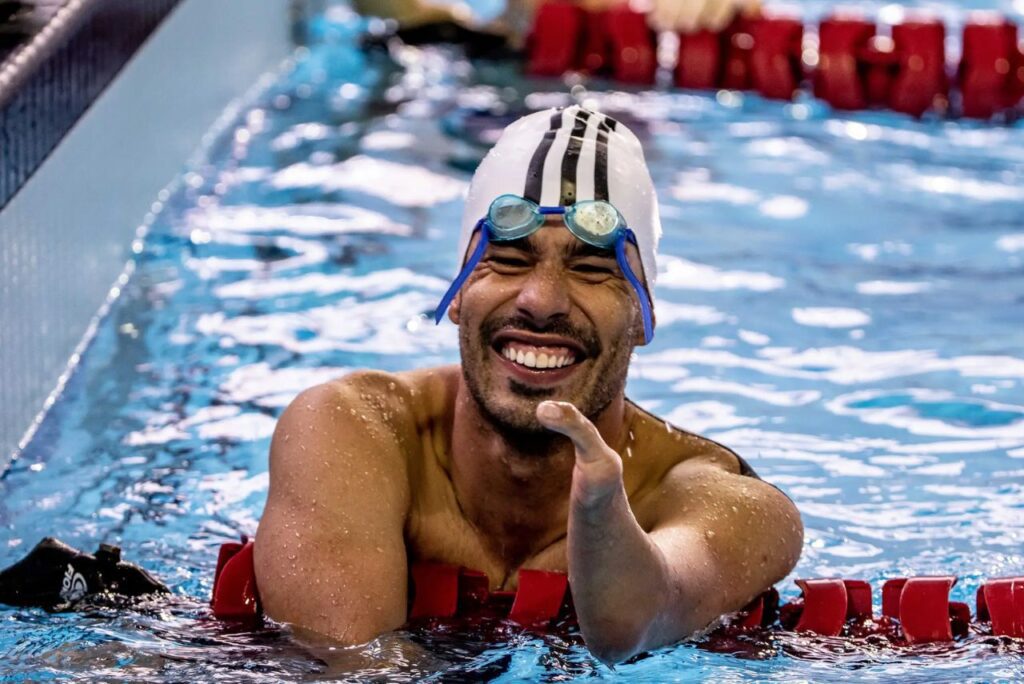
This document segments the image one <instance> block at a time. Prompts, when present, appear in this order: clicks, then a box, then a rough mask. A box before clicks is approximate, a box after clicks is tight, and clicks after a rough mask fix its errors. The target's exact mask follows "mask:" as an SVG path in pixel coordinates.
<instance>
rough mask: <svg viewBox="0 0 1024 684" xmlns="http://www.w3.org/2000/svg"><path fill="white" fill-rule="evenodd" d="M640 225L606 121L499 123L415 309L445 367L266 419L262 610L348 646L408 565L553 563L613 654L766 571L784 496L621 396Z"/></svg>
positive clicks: (648, 227) (640, 259) (403, 584)
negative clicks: (455, 337)
mask: <svg viewBox="0 0 1024 684" xmlns="http://www.w3.org/2000/svg"><path fill="white" fill-rule="evenodd" d="M660 232H661V225H660V219H659V216H658V208H657V198H656V197H655V193H654V187H653V184H652V182H651V178H650V174H649V173H648V171H647V167H646V164H645V161H644V156H643V151H642V149H641V146H640V142H639V140H638V139H637V138H636V136H635V135H633V133H632V132H630V131H629V130H627V129H626V127H625V126H623V125H621V124H619V123H618V122H616V121H614V120H613V119H611V118H609V117H606V116H604V115H601V114H598V113H594V112H590V111H587V110H585V109H582V108H580V107H569V108H566V109H560V110H550V111H546V112H539V113H535V114H531V115H529V116H526V117H524V118H522V119H520V120H519V121H517V122H515V123H513V124H512V125H511V126H509V127H508V128H507V129H506V130H505V132H504V134H503V135H502V137H501V139H500V140H499V141H498V143H497V144H496V145H495V147H494V149H492V150H491V152H490V153H489V154H488V156H487V157H486V158H485V159H484V161H483V162H482V163H481V165H480V167H479V169H478V170H477V172H476V174H475V175H474V177H473V181H472V184H471V187H470V191H469V195H468V197H467V201H466V208H465V214H464V219H463V223H462V235H461V241H460V255H461V256H462V268H461V270H460V273H459V275H458V276H457V278H456V279H455V281H454V282H453V284H452V287H451V288H450V290H449V291H448V292H447V293H446V294H445V297H444V299H443V300H442V302H441V305H440V306H439V307H438V314H437V315H438V319H439V320H440V318H441V317H442V316H444V315H445V313H447V316H448V318H450V320H451V321H452V322H453V323H455V324H456V325H458V327H459V347H460V352H461V361H462V362H461V365H456V366H447V367H441V368H429V369H423V370H415V371H408V372H404V373H396V374H389V373H383V372H375V371H363V372H358V373H353V374H350V375H348V376H346V377H343V378H341V379H339V380H336V381H334V382H331V383H327V384H325V385H321V386H319V387H315V388H313V389H310V390H307V391H306V392H303V393H302V394H301V395H299V397H298V398H297V399H296V400H295V401H294V402H293V403H292V404H291V406H290V407H289V408H288V409H287V411H285V413H284V415H283V416H282V417H281V420H280V422H279V424H278V427H277V430H276V432H275V434H274V439H273V443H272V446H271V457H270V458H271V462H270V493H269V498H268V501H267V506H266V509H265V511H264V514H263V518H262V521H261V523H260V527H259V533H258V542H257V543H256V545H255V569H256V577H257V581H258V584H259V587H260V594H261V597H262V601H263V605H264V608H265V610H266V612H267V613H268V614H269V615H270V616H271V617H273V618H275V619H277V620H280V621H284V622H289V623H292V624H294V625H295V626H297V627H299V628H300V629H303V630H308V631H311V632H315V633H319V634H322V635H325V636H327V637H329V638H331V639H335V640H338V641H342V642H346V643H360V642H364V641H367V640H369V639H371V638H373V637H375V636H377V635H379V634H381V633H383V632H386V631H388V630H392V629H395V628H397V627H399V626H401V625H402V624H403V623H404V622H406V620H407V617H408V614H409V601H410V596H409V589H408V587H409V584H410V582H409V573H410V567H412V566H414V565H415V564H417V563H424V562H433V563H443V564H448V565H451V566H460V567H465V568H473V569H476V570H479V571H483V572H484V573H486V575H487V577H488V578H489V582H490V587H489V588H490V590H492V591H498V590H509V591H510V590H515V589H516V587H517V585H518V581H519V577H520V571H521V570H544V571H552V572H558V573H568V578H569V585H570V587H571V592H572V599H573V605H574V607H575V611H576V615H577V618H578V620H579V625H580V629H581V632H582V634H583V637H584V639H585V640H586V643H587V645H588V647H589V648H590V649H591V651H592V652H593V653H594V655H595V656H597V657H598V658H600V659H601V660H603V661H605V662H616V661H620V660H623V659H625V658H628V657H630V656H631V655H633V654H636V653H638V652H641V651H644V650H647V649H650V648H654V647H657V646H660V645H663V644H667V643H671V642H674V641H678V640H679V639H681V638H684V637H686V636H689V635H691V634H693V633H694V632H695V631H697V630H700V629H702V628H703V627H705V626H707V625H708V624H709V623H710V622H712V621H713V620H714V619H715V618H717V617H718V616H720V615H722V614H723V613H727V612H730V611H735V610H738V609H740V608H742V607H743V606H744V605H745V604H746V603H747V602H749V601H750V600H751V599H752V598H753V597H755V596H757V595H758V594H759V593H761V592H762V591H764V590H765V589H767V588H768V587H769V586H770V585H772V584H773V583H774V582H776V581H778V580H780V579H782V578H783V577H784V576H785V575H786V574H787V573H788V572H789V571H790V570H791V569H792V567H793V566H794V565H795V563H796V561H797V558H798V557H799V554H800V548H801V544H802V538H803V529H802V526H801V522H800V516H799V513H798V512H797V510H796V508H795V507H794V506H793V504H792V503H791V502H790V501H789V499H787V498H786V497H785V496H784V495H783V494H781V493H780V492H779V491H778V490H777V489H775V488H774V487H772V486H770V485H768V484H766V483H764V482H762V481H761V480H759V479H758V478H757V476H756V474H755V473H754V472H753V471H752V470H751V469H750V467H749V466H748V465H747V464H746V463H745V462H744V461H743V460H742V459H741V458H740V457H739V456H737V455H736V454H735V453H733V452H732V451H730V450H729V449H727V448H725V447H723V446H721V445H719V444H716V443H715V442H712V441H710V440H708V439H705V438H703V437H700V436H698V435H695V434H692V433H689V432H686V431H685V430H682V429H679V428H675V427H673V426H671V425H669V424H668V423H667V422H665V421H663V420H661V419H660V418H657V417H656V416H654V415H652V414H650V413H648V412H646V411H645V410H643V409H641V408H640V407H639V406H637V405H636V404H634V403H632V402H631V401H630V400H629V399H627V398H626V396H625V386H626V377H627V372H628V367H629V361H630V355H631V354H632V351H633V349H634V347H635V346H637V345H643V344H646V343H647V342H649V341H650V339H651V336H652V335H653V333H654V324H655V320H654V313H653V299H652V295H651V287H652V285H653V281H654V277H655V275H656V265H655V253H656V249H657V242H658V238H659V236H660Z"/></svg>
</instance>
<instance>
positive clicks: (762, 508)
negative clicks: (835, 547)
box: [538, 405, 803, 663]
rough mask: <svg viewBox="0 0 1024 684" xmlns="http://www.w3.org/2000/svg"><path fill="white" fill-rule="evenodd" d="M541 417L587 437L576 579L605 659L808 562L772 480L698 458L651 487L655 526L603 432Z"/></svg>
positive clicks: (576, 495)
mask: <svg viewBox="0 0 1024 684" xmlns="http://www.w3.org/2000/svg"><path fill="white" fill-rule="evenodd" d="M563 406H565V405H563ZM538 418H540V419H541V420H542V422H544V423H545V424H547V425H548V427H550V428H552V429H555V430H557V431H559V432H562V433H563V434H565V435H567V436H568V437H570V438H571V439H572V440H573V442H574V443H575V445H576V468H575V471H574V473H573V483H572V494H571V498H570V504H569V506H570V508H569V529H568V552H569V578H570V582H571V585H572V594H573V602H574V604H575V607H576V614H577V616H578V618H579V623H580V629H581V631H582V633H583V637H584V639H585V640H586V642H587V646H588V648H589V649H590V651H591V652H592V653H593V654H594V655H595V656H596V657H597V658H599V659H600V660H602V661H604V662H606V663H615V662H619V661H622V660H626V659H627V658H629V657H631V656H633V655H635V654H637V653H640V652H642V651H646V650H650V649H652V648H657V647H659V646H663V645H665V644H669V643H673V642H676V641H679V640H680V639H683V638H685V637H688V636H690V635H692V634H693V633H694V632H696V631H698V630H700V629H702V628H704V627H706V626H707V625H708V624H709V623H710V622H711V621H713V620H714V619H715V618H717V617H718V616H720V615H722V614H723V613H726V612H730V611H734V610H738V609H740V608H742V607H743V606H744V605H745V604H746V603H748V602H749V601H750V600H751V599H752V598H753V597H754V596H756V595H757V594H758V593H760V592H761V591H763V590H764V589H766V588H768V587H769V586H770V585H771V584H772V583H774V582H776V581H778V580H780V579H782V578H783V577H784V576H785V575H786V574H787V573H788V572H789V570H790V569H792V567H793V565H794V564H795V563H796V560H797V558H798V557H799V554H800V548H801V545H802V539H803V531H802V527H801V524H800V517H799V514H798V513H797V511H796V508H795V507H794V506H793V504H792V503H791V502H790V501H789V499H787V498H786V497H785V496H784V495H783V494H781V493H780V492H778V491H777V490H775V489H774V488H772V487H771V486H770V485H767V484H765V483H763V482H761V481H759V480H755V479H752V478H749V477H743V476H740V475H738V474H735V473H730V472H727V471H726V470H725V469H724V468H723V467H722V466H720V465H716V464H714V463H713V459H706V460H705V459H700V458H696V459H691V460H690V461H686V462H684V463H681V464H679V465H677V466H676V467H675V468H673V469H672V470H671V471H670V472H669V473H668V474H667V475H666V477H665V479H664V480H663V481H662V483H661V485H660V487H659V489H658V490H657V491H656V492H653V493H652V494H651V495H650V496H653V497H655V498H654V500H653V503H652V505H651V506H650V508H651V509H652V511H651V518H652V519H653V523H652V524H651V525H650V526H649V529H650V532H649V533H648V532H645V531H644V529H643V528H642V527H641V526H640V524H639V523H638V522H637V519H636V517H635V516H634V514H633V511H632V509H631V508H630V504H629V500H628V499H627V496H626V492H625V488H624V487H623V482H622V461H621V459H620V458H619V456H618V454H616V453H615V452H614V451H613V450H612V449H610V448H609V447H608V446H607V445H606V444H605V443H604V441H603V440H602V439H601V436H600V434H599V433H598V432H597V430H596V428H594V427H593V425H592V424H591V423H590V422H589V421H587V420H586V419H585V418H583V416H582V415H580V414H579V412H578V411H575V409H572V411H571V412H568V411H567V412H565V413H564V414H563V416H562V417H561V418H558V419H556V420H550V421H549V420H546V419H545V418H544V417H543V416H542V414H541V412H540V411H538Z"/></svg>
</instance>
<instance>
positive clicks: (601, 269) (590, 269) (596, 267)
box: [572, 263, 615, 276]
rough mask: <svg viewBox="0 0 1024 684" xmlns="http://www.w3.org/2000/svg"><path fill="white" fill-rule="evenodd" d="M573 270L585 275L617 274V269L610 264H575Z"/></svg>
mask: <svg viewBox="0 0 1024 684" xmlns="http://www.w3.org/2000/svg"><path fill="white" fill-rule="evenodd" d="M572 270H573V271H575V272H576V273H583V274H585V275H598V276H613V275H615V269H614V268H612V267H610V266H604V265H601V264H588V263H582V264H573V267H572Z"/></svg>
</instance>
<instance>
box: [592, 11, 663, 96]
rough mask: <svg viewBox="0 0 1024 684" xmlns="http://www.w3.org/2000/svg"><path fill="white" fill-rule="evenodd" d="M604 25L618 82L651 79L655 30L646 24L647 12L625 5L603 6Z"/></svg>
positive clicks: (654, 63)
mask: <svg viewBox="0 0 1024 684" xmlns="http://www.w3.org/2000/svg"><path fill="white" fill-rule="evenodd" d="M604 14H605V16H606V22H607V23H606V28H607V31H608V36H609V38H610V43H611V55H612V59H611V63H612V74H613V76H614V77H615V80H617V81H621V82H622V83H633V84H640V85H646V84H650V83H654V76H655V74H656V73H657V70H658V53H657V34H656V33H655V32H654V31H653V30H652V29H651V28H650V26H648V25H647V15H646V14H644V13H643V12H635V11H633V10H632V9H630V8H629V5H628V4H627V5H618V6H616V7H613V8H612V9H609V10H607V11H606V12H605V13H604Z"/></svg>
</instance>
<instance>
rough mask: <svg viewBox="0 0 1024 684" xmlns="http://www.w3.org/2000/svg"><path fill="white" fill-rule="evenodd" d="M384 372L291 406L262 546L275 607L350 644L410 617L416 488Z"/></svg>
mask: <svg viewBox="0 0 1024 684" xmlns="http://www.w3.org/2000/svg"><path fill="white" fill-rule="evenodd" d="M385 377H387V376H384V375H383V374H372V373H360V374H353V375H350V376H348V377H346V378H344V379H342V380H339V381H336V382H334V383H328V384H325V385H321V386H319V387H314V388H313V389H310V390H307V391H305V392H303V393H302V394H300V395H299V396H298V397H297V398H296V399H295V400H294V401H293V402H292V404H291V405H290V406H289V407H288V409H287V410H286V411H285V412H284V414H283V415H282V416H281V419H280V420H279V421H278V424H277V429H276V430H275V432H274V438H273V441H272V444H271V449H270V492H269V495H268V498H267V505H266V508H265V509H264V512H263V517H262V519H261V521H260V526H259V532H258V534H257V540H256V546H255V567H256V580H257V585H258V586H259V592H260V598H261V599H262V602H263V606H264V609H265V610H266V612H267V614H268V615H269V616H270V617H271V618H273V619H275V620H278V621H281V622H287V623H291V624H292V625H294V626H295V627H296V628H297V629H298V630H299V631H300V632H307V633H310V632H311V633H315V634H320V635H323V636H325V637H327V638H329V639H332V640H334V641H337V642H341V643H345V644H357V643H365V642H366V641H368V640H370V639H372V638H374V637H376V636H378V635H379V634H382V633H384V632H387V631H389V630H392V629H395V628H397V627H399V626H400V625H401V624H402V623H403V622H405V619H406V590H407V582H408V577H407V575H408V570H407V565H406V556H405V541H404V537H403V528H404V521H405V513H406V510H407V508H408V501H409V491H408V484H407V480H406V476H405V465H404V463H405V461H404V457H403V455H402V452H401V449H400V442H399V439H398V438H397V437H396V433H395V430H394V428H393V422H394V418H393V417H394V416H396V415H398V414H399V413H400V411H399V410H398V409H396V408H395V407H392V406H390V405H389V402H394V401H396V400H395V398H394V396H393V395H394V394H395V393H391V395H392V396H389V395H388V393H387V392H386V391H384V392H382V391H381V388H380V387H379V385H380V384H381V378H385ZM385 414H386V415H387V417H388V418H391V421H390V422H389V421H388V420H385V419H384V415H385Z"/></svg>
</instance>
